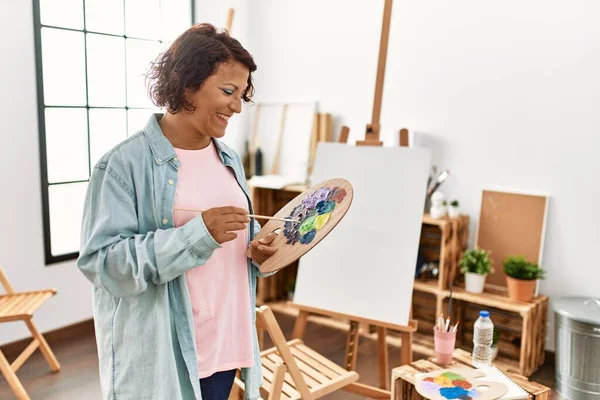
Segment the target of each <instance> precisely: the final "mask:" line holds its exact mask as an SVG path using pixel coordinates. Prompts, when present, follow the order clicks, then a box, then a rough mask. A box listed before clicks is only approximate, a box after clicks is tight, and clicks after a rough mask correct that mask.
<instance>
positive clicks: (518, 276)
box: [504, 256, 545, 302]
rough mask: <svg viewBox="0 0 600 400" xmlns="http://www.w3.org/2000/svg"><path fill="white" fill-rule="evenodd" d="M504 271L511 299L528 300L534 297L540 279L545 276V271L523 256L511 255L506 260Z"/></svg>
mask: <svg viewBox="0 0 600 400" xmlns="http://www.w3.org/2000/svg"><path fill="white" fill-rule="evenodd" d="M504 273H505V274H506V283H507V286H508V296H509V297H510V299H511V300H515V301H521V302H528V301H530V300H531V299H532V298H533V295H534V293H535V287H536V285H537V281H538V279H544V278H545V276H544V275H545V271H544V270H543V269H542V268H540V267H539V266H538V265H537V264H534V263H531V262H529V261H527V260H526V259H525V257H522V256H510V257H507V258H506V259H505V260H504Z"/></svg>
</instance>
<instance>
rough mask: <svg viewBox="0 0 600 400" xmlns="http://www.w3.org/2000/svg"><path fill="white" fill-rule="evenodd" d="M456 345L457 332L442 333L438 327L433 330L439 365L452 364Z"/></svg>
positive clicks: (436, 358) (436, 357)
mask: <svg viewBox="0 0 600 400" xmlns="http://www.w3.org/2000/svg"><path fill="white" fill-rule="evenodd" d="M455 344H456V332H442V331H440V330H439V329H438V327H437V326H435V327H434V328H433V345H434V348H435V360H436V362H437V363H439V364H444V365H447V364H451V363H452V353H453V352H454V345H455Z"/></svg>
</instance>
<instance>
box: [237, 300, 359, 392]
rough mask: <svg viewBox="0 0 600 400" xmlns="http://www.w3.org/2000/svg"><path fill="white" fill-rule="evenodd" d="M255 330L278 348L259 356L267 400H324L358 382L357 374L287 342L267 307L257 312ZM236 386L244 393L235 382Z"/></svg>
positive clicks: (295, 341) (299, 344) (308, 349)
mask: <svg viewBox="0 0 600 400" xmlns="http://www.w3.org/2000/svg"><path fill="white" fill-rule="evenodd" d="M256 327H257V329H259V330H261V329H262V330H266V331H267V332H268V333H269V336H270V337H271V340H272V341H273V343H274V344H275V346H274V347H272V348H270V349H267V350H264V351H262V352H261V353H260V355H261V363H262V372H263V385H262V387H261V396H262V397H263V398H265V399H268V400H280V399H282V400H292V399H303V400H312V399H318V398H320V397H323V396H325V395H327V394H329V393H331V392H334V391H336V390H340V389H343V388H344V387H345V386H347V385H350V384H351V383H353V382H356V381H358V379H359V376H358V373H356V371H347V370H345V369H344V368H342V367H340V366H339V365H337V364H336V363H334V362H332V361H330V360H328V359H327V358H325V357H323V356H322V355H321V354H319V353H317V352H316V351H314V350H312V349H311V348H309V347H308V346H305V345H304V343H303V342H302V340H300V339H294V340H290V341H288V342H286V340H285V336H284V335H283V332H282V331H281V328H280V327H279V324H278V323H277V320H276V319H275V315H273V311H272V310H271V309H270V308H269V307H268V306H261V307H260V308H258V309H257V310H256ZM235 384H236V386H239V388H240V389H242V390H243V389H244V384H243V382H242V381H241V380H240V379H238V378H236V380H235Z"/></svg>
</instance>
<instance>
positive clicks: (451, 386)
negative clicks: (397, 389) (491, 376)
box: [415, 368, 508, 400]
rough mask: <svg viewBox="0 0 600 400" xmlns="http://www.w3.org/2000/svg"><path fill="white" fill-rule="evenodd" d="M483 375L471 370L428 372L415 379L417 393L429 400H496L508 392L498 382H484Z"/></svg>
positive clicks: (457, 369)
mask: <svg viewBox="0 0 600 400" xmlns="http://www.w3.org/2000/svg"><path fill="white" fill-rule="evenodd" d="M483 377H485V373H483V372H482V371H480V370H477V369H471V368H450V369H443V370H438V371H433V372H429V373H426V374H423V375H420V376H419V377H418V378H417V381H416V383H415V387H416V389H417V392H418V393H419V394H420V395H421V396H423V397H424V398H426V399H430V400H449V399H472V400H496V399H499V398H501V397H502V396H504V395H505V394H506V393H507V392H508V388H507V387H506V385H504V384H503V383H500V382H494V381H486V380H483V379H477V378H483Z"/></svg>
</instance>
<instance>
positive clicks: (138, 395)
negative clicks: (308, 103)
mask: <svg viewBox="0 0 600 400" xmlns="http://www.w3.org/2000/svg"><path fill="white" fill-rule="evenodd" d="M161 116H162V115H161V114H156V115H153V116H152V117H151V118H150V120H149V121H148V123H147V125H146V127H145V128H144V129H143V130H142V131H140V132H138V133H137V134H135V135H134V136H131V137H130V138H128V139H127V140H125V141H124V142H122V143H121V144H119V145H118V146H116V147H115V148H114V149H112V150H111V151H110V152H108V153H107V154H106V155H105V156H104V157H103V158H102V159H101V160H100V161H99V162H98V163H97V165H96V166H95V167H94V170H93V173H92V176H91V179H90V182H89V186H88V191H87V195H86V199H85V208H84V213H83V221H82V235H81V249H80V256H79V259H78V262H77V266H78V267H79V269H80V270H81V272H82V273H83V274H84V275H85V276H86V277H87V279H89V280H90V281H91V282H92V284H93V292H94V296H93V300H94V301H93V303H94V325H95V329H96V340H97V346H98V355H99V359H100V378H101V386H102V392H103V399H105V400H109V399H111V400H130V399H131V400H134V399H135V400H142V399H152V400H188V399H201V398H202V396H201V394H200V382H199V378H198V367H197V361H196V347H195V346H196V344H195V340H194V327H193V323H192V322H193V320H192V319H193V317H192V307H191V303H190V299H189V293H188V290H187V285H186V280H185V274H184V273H185V272H186V271H188V270H189V269H191V268H194V267H197V266H201V265H203V264H204V263H205V262H206V260H207V259H208V258H209V257H210V256H211V254H212V252H213V251H214V250H215V249H216V248H218V247H220V245H219V244H218V243H217V242H216V241H215V240H214V239H213V238H212V236H211V235H210V233H209V232H208V229H207V228H206V225H205V224H204V221H203V220H202V216H201V215H199V216H198V217H195V218H193V219H192V220H191V221H190V222H188V223H187V224H185V225H183V226H181V227H178V228H175V227H174V226H173V203H174V198H175V188H176V186H177V170H178V167H179V165H180V162H179V160H178V159H177V157H176V155H175V150H174V149H173V147H172V146H171V144H170V142H169V141H168V140H167V139H166V138H165V136H164V135H163V133H162V130H161V128H160V126H159V124H158V120H159V119H160V117H161ZM214 142H215V145H216V146H217V149H218V151H219V154H220V157H221V160H222V162H223V164H224V165H225V166H227V167H229V168H230V169H231V171H232V173H233V174H235V177H236V179H237V181H238V183H239V185H240V187H241V190H243V191H244V193H245V194H246V196H247V198H248V206H249V209H250V212H251V213H252V204H251V202H250V196H249V190H248V186H247V183H246V180H245V174H244V170H243V166H242V163H241V162H240V159H239V156H238V155H237V154H236V153H235V152H234V151H233V150H231V149H230V148H228V147H227V146H226V145H225V144H223V143H222V142H220V141H218V140H214ZM199 173H201V171H199ZM207 190H210V188H207ZM248 229H249V235H248V237H249V240H251V239H252V238H253V237H254V236H255V234H256V233H257V232H258V230H259V229H260V226H259V225H258V223H256V221H254V220H252V222H251V223H249V224H248ZM248 271H249V274H248V275H249V292H248V295H249V296H250V298H251V301H250V303H251V309H249V310H248V312H249V313H252V323H253V324H254V323H255V318H256V314H255V305H256V280H257V277H258V276H264V275H263V274H261V273H260V272H259V270H258V268H257V267H256V266H255V265H254V264H253V263H252V262H251V260H250V259H249V260H248ZM252 332H253V343H254V355H255V365H254V366H253V367H251V368H243V369H242V379H243V380H244V382H245V386H246V398H247V399H258V398H260V397H259V387H260V385H261V382H262V375H261V368H260V355H259V348H258V340H257V335H256V328H255V327H254V325H253V329H252ZM205 400H206V399H205Z"/></svg>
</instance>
